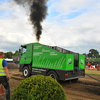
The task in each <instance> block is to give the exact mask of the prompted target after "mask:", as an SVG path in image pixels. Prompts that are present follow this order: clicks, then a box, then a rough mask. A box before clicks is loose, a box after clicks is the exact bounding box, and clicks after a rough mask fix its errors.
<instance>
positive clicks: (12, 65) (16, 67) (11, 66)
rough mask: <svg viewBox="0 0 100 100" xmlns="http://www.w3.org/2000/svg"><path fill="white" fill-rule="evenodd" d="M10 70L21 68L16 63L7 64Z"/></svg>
mask: <svg viewBox="0 0 100 100" xmlns="http://www.w3.org/2000/svg"><path fill="white" fill-rule="evenodd" d="M7 67H8V69H18V68H19V67H18V66H17V65H16V64H15V63H7Z"/></svg>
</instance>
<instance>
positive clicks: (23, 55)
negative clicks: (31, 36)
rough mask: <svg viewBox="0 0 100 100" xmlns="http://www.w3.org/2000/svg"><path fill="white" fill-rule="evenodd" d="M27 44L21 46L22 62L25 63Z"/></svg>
mask: <svg viewBox="0 0 100 100" xmlns="http://www.w3.org/2000/svg"><path fill="white" fill-rule="evenodd" d="M25 53H26V46H24V47H21V56H20V64H25V60H26V59H25V58H26V54H25Z"/></svg>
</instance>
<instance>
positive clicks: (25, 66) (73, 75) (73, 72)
mask: <svg viewBox="0 0 100 100" xmlns="http://www.w3.org/2000/svg"><path fill="white" fill-rule="evenodd" d="M19 52H20V67H19V71H20V72H22V73H23V76H24V77H25V78H27V77H29V76H31V75H37V74H41V75H44V76H51V77H52V78H54V79H56V80H57V81H59V80H62V81H66V80H76V81H77V80H78V78H81V77H84V76H85V75H84V72H85V55H81V54H78V53H74V52H72V51H69V50H65V49H63V48H60V47H58V46H48V45H43V44H40V43H29V44H25V45H21V46H20V49H19ZM78 68H79V70H80V71H81V72H79V71H78Z"/></svg>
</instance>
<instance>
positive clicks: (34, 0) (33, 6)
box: [14, 0, 48, 41]
mask: <svg viewBox="0 0 100 100" xmlns="http://www.w3.org/2000/svg"><path fill="white" fill-rule="evenodd" d="M14 1H15V2H16V3H17V4H19V5H23V7H26V6H28V7H29V9H30V21H31V22H32V24H33V28H34V29H35V35H36V39H37V41H39V40H40V35H41V34H42V25H41V22H43V20H44V19H45V18H46V15H47V6H46V3H47V1H48V0H14Z"/></svg>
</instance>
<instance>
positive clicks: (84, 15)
mask: <svg viewBox="0 0 100 100" xmlns="http://www.w3.org/2000/svg"><path fill="white" fill-rule="evenodd" d="M47 6H48V16H47V17H46V19H45V20H44V22H43V23H42V26H43V31H42V35H41V39H40V43H42V44H46V45H53V46H59V47H62V48H65V49H68V50H71V51H74V52H78V53H81V54H83V53H88V52H89V50H90V49H96V50H98V51H99V52H100V0H49V1H48V3H47ZM32 27H33V26H32V24H31V22H30V21H29V15H28V12H26V11H25V9H24V8H23V7H20V6H18V5H17V4H15V3H14V2H13V1H12V0H0V51H4V52H8V51H12V52H14V51H15V50H18V49H19V47H20V45H22V44H27V43H32V42H36V37H35V35H34V29H33V28H32Z"/></svg>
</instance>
